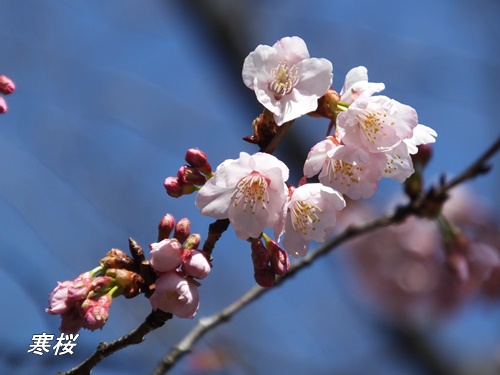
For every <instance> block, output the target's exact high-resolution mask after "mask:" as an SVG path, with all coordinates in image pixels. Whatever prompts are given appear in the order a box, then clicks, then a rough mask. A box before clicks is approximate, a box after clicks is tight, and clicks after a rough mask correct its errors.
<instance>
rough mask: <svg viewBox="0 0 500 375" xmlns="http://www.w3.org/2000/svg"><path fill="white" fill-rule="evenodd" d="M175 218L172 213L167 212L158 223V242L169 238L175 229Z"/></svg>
mask: <svg viewBox="0 0 500 375" xmlns="http://www.w3.org/2000/svg"><path fill="white" fill-rule="evenodd" d="M174 227H175V219H174V217H173V216H172V215H170V214H166V215H165V216H163V218H162V219H161V221H160V223H159V224H158V242H160V241H161V240H164V239H165V238H168V237H169V236H170V233H172V231H173V230H174Z"/></svg>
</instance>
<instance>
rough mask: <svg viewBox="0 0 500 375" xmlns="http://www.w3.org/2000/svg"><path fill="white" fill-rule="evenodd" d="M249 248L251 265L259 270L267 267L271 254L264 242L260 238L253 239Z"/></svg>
mask: <svg viewBox="0 0 500 375" xmlns="http://www.w3.org/2000/svg"><path fill="white" fill-rule="evenodd" d="M251 248H252V262H253V266H254V267H255V268H257V269H260V270H263V269H265V268H267V266H268V265H269V261H270V260H271V254H269V251H268V250H267V249H266V247H265V246H264V244H263V243H262V242H261V241H260V240H258V241H253V242H252V245H251Z"/></svg>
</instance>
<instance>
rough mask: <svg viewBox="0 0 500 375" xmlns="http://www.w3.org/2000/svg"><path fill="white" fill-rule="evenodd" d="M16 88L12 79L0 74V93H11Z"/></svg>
mask: <svg viewBox="0 0 500 375" xmlns="http://www.w3.org/2000/svg"><path fill="white" fill-rule="evenodd" d="M15 89H16V85H15V84H14V81H12V80H11V79H10V78H9V77H6V76H4V75H0V93H2V94H4V95H8V94H12V93H13V92H14V90H15Z"/></svg>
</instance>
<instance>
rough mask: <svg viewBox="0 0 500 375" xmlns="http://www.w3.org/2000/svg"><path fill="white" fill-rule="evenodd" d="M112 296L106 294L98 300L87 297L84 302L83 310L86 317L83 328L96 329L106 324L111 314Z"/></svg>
mask: <svg viewBox="0 0 500 375" xmlns="http://www.w3.org/2000/svg"><path fill="white" fill-rule="evenodd" d="M111 301H112V298H111V297H110V296H109V295H107V294H105V295H103V296H101V297H99V299H98V300H97V301H94V300H91V299H87V300H85V301H84V302H83V304H82V307H81V310H82V313H81V315H83V317H84V322H83V328H87V329H90V330H91V331H95V330H96V329H100V328H102V327H103V326H104V324H105V323H106V321H107V320H108V316H109V308H110V306H111Z"/></svg>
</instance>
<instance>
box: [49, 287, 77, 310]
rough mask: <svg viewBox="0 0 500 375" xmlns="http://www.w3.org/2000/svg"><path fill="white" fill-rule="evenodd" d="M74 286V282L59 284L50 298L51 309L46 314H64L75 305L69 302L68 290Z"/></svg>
mask: <svg viewBox="0 0 500 375" xmlns="http://www.w3.org/2000/svg"><path fill="white" fill-rule="evenodd" d="M71 285H73V281H69V280H67V281H63V282H62V283H61V282H58V283H57V286H56V287H55V288H54V290H53V291H52V293H51V294H50V297H49V307H47V308H46V309H45V312H46V313H47V314H50V315H57V314H63V313H64V312H66V311H67V310H69V308H70V307H71V306H72V305H73V303H72V302H69V301H68V289H69V287H70V286H71Z"/></svg>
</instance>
